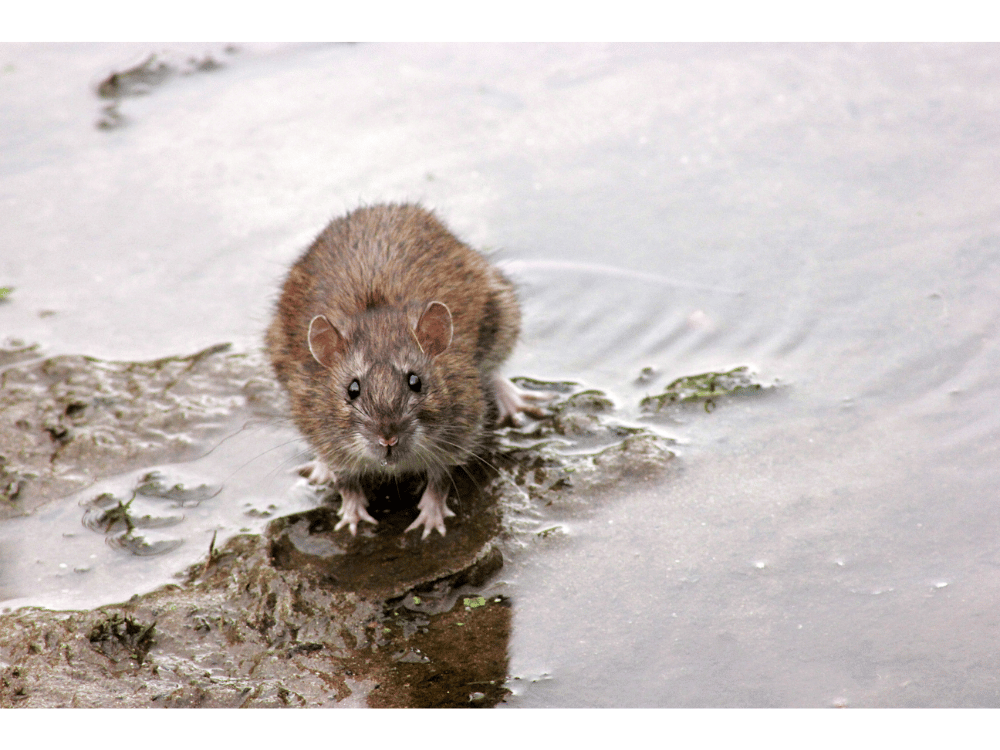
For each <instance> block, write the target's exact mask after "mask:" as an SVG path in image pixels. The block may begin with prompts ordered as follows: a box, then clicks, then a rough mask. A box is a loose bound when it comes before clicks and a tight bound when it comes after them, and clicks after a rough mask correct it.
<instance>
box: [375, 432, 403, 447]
mask: <svg viewBox="0 0 1000 750" xmlns="http://www.w3.org/2000/svg"><path fill="white" fill-rule="evenodd" d="M398 442H399V436H398V435H390V436H389V437H385V436H384V435H379V436H378V444H379V445H381V446H382V447H383V448H389V447H390V446H393V445H395V444H396V443H398Z"/></svg>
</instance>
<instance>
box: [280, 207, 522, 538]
mask: <svg viewBox="0 0 1000 750" xmlns="http://www.w3.org/2000/svg"><path fill="white" fill-rule="evenodd" d="M520 320H521V314H520V310H519V309H518V305H517V299H516V297H515V295H514V289H513V287H512V286H511V284H510V282H509V281H507V279H505V278H504V277H503V276H502V275H501V274H500V272H499V271H498V270H496V269H495V268H494V267H493V266H491V265H490V264H489V263H488V262H487V261H486V259H485V258H483V256H481V255H479V254H478V253H476V252H475V251H473V250H472V249H470V248H469V247H467V246H466V245H464V244H463V243H462V242H460V241H459V240H458V239H456V238H455V237H454V236H453V235H451V234H450V233H449V232H448V230H447V229H446V228H445V227H444V226H443V225H442V224H441V223H440V222H439V221H438V220H437V219H436V218H435V217H434V215H433V214H432V213H430V212H429V211H426V210H424V209H422V208H420V207H419V206H413V205H380V206H371V207H366V208H360V209H357V210H356V211H354V212H352V213H350V214H348V215H347V216H345V217H343V218H340V219H337V220H335V221H333V222H331V223H330V224H329V225H328V226H327V227H326V229H324V230H323V232H322V233H321V234H320V235H319V237H318V238H317V239H316V241H315V242H314V243H313V244H312V246H311V247H310V248H309V250H308V251H307V252H306V253H305V254H304V255H303V256H302V257H301V258H300V259H299V260H298V261H297V262H296V263H295V265H294V266H293V267H292V269H291V271H290V273H289V274H288V278H287V279H286V280H285V284H284V287H283V290H282V294H281V298H280V300H279V302H278V307H277V311H276V314H275V318H274V321H273V322H272V323H271V326H270V328H269V329H268V332H267V349H268V353H269V355H270V358H271V363H272V365H273V366H274V372H275V374H276V375H277V378H278V380H279V382H281V384H282V385H283V386H284V387H285V388H286V389H287V391H288V394H289V396H290V399H291V409H292V417H293V419H294V420H295V423H296V425H297V426H298V427H299V429H300V430H301V431H302V433H303V434H304V435H305V437H306V439H307V440H308V441H309V443H310V444H311V446H312V447H313V448H314V449H315V451H316V453H317V461H316V462H315V463H314V464H313V465H312V467H311V473H310V479H312V480H313V481H318V482H324V481H329V480H330V479H332V478H335V479H336V481H337V487H338V489H339V490H340V494H341V497H342V505H341V509H340V516H341V520H340V523H339V524H338V525H337V528H338V529H339V528H341V527H343V526H345V525H346V526H348V527H349V528H350V530H351V533H355V531H356V529H357V524H358V522H359V521H361V520H365V521H369V522H371V523H375V520H374V519H372V518H371V516H370V515H369V514H368V512H367V510H366V507H367V504H368V503H367V500H366V499H365V496H364V494H363V492H362V489H361V479H362V478H363V477H365V476H375V477H378V476H386V475H389V476H391V475H398V474H401V473H404V472H419V473H425V474H426V475H427V489H426V490H425V491H424V494H423V496H422V497H421V499H420V502H419V505H418V507H419V508H420V515H419V516H418V518H417V519H416V521H414V523H413V524H412V525H411V526H410V527H409V528H408V529H407V531H409V530H410V529H414V528H419V527H421V526H423V527H424V536H425V537H426V536H427V535H428V534H429V533H430V531H431V529H437V530H438V531H439V532H440V533H441V534H444V531H445V527H444V518H445V517H446V516H450V515H454V514H453V513H452V512H451V511H450V510H449V509H448V506H447V505H446V503H445V501H446V499H447V496H448V486H449V484H448V482H449V479H448V472H449V471H450V469H451V467H453V466H457V465H460V464H463V463H466V462H468V461H469V460H471V459H472V457H473V456H474V455H475V454H476V453H477V451H479V450H481V448H482V447H483V440H484V435H485V432H486V430H488V429H490V428H491V427H492V426H493V423H494V422H495V421H497V420H501V419H505V418H508V417H510V416H513V415H514V413H515V412H516V411H518V410H525V409H526V406H525V403H524V401H523V399H522V398H520V394H518V392H517V391H516V390H515V389H514V387H513V386H512V385H511V384H510V383H509V382H508V381H506V380H504V379H502V378H500V377H499V376H498V375H497V374H496V371H497V368H498V367H499V365H500V364H501V363H502V362H503V361H504V360H505V359H506V358H507V356H508V355H509V354H510V352H511V350H512V349H513V347H514V343H515V341H516V339H517V335H518V332H519V330H520Z"/></svg>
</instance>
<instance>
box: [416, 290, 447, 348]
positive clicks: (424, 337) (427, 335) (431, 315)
mask: <svg viewBox="0 0 1000 750" xmlns="http://www.w3.org/2000/svg"><path fill="white" fill-rule="evenodd" d="M451 334H452V326H451V310H449V309H448V306H447V305H446V304H444V303H443V302H431V303H430V304H429V305H427V309H425V310H424V313H423V315H421V316H420V320H418V321H417V327H416V328H414V329H413V335H414V336H415V337H416V339H417V343H418V344H419V345H420V351H422V352H423V353H424V354H426V355H427V356H428V357H436V356H437V355H439V354H440V353H441V352H443V351H444V350H445V349H447V348H448V347H449V346H451Z"/></svg>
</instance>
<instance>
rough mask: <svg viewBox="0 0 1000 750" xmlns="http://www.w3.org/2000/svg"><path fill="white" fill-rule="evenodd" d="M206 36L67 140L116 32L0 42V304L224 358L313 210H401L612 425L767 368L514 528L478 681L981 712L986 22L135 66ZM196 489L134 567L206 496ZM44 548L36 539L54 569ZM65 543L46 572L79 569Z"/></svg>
mask: <svg viewBox="0 0 1000 750" xmlns="http://www.w3.org/2000/svg"><path fill="white" fill-rule="evenodd" d="M206 50H207V51H209V52H211V54H212V55H213V56H214V57H216V58H217V59H218V60H219V61H221V62H223V63H224V67H222V68H220V69H217V70H213V71H209V72H197V73H194V74H192V75H188V76H180V75H177V76H174V77H172V78H170V79H169V80H167V81H165V82H164V83H162V84H161V85H159V86H156V87H155V88H153V89H152V90H151V92H150V93H149V94H148V95H146V96H142V97H134V98H127V99H123V100H122V102H121V104H120V105H119V109H120V112H121V113H122V114H123V115H124V117H125V121H126V122H125V124H124V125H123V126H122V127H120V128H117V129H111V130H101V129H98V128H96V127H95V126H94V123H95V121H96V120H97V119H98V118H99V117H100V109H101V107H102V106H103V105H104V104H106V103H107V102H102V101H101V100H99V99H98V98H97V97H96V96H95V95H94V93H93V89H92V86H93V85H94V84H96V82H97V81H99V80H100V79H101V78H102V77H103V76H104V75H106V74H107V73H108V72H110V70H112V69H114V68H118V69H121V68H123V67H125V66H126V65H127V64H129V63H131V62H135V61H137V60H140V59H142V57H143V55H144V54H145V53H147V52H149V51H152V50H151V49H150V48H148V47H146V46H142V45H136V46H132V47H127V48H126V47H122V46H117V45H111V46H52V47H48V46H45V47H40V46H27V47H22V46H16V45H7V46H3V47H0V58H2V59H0V119H2V120H3V122H4V127H3V128H0V225H2V226H3V229H2V230H0V239H2V245H3V251H2V252H0V286H12V287H14V288H15V289H14V293H13V294H12V295H11V298H10V300H9V301H7V302H6V303H3V304H2V305H0V329H2V330H3V331H4V332H5V333H8V334H9V335H16V336H18V337H19V338H22V339H26V340H29V341H38V342H40V343H41V344H42V346H43V347H44V349H45V351H46V352H47V353H84V354H89V355H94V356H101V357H113V358H116V359H144V358H146V359H148V358H155V357H161V356H164V355H168V354H180V353H190V352H194V351H197V350H198V349H200V348H203V347H205V346H209V345H211V344H215V343H218V342H220V341H233V342H235V344H236V346H237V347H238V348H243V349H249V348H252V347H255V346H257V345H258V343H259V340H260V333H261V331H262V329H263V327H264V325H265V324H266V321H267V317H268V314H269V308H270V304H271V301H272V299H273V297H274V294H275V290H276V286H277V282H278V280H279V279H280V277H281V275H282V273H283V270H284V268H285V267H287V265H288V263H290V262H291V260H292V259H293V258H294V257H295V256H296V255H297V253H299V252H300V251H301V249H302V247H303V246H304V245H305V244H307V243H308V241H309V240H310V239H311V238H312V236H314V235H315V234H316V233H317V232H318V231H319V230H320V229H321V228H322V226H323V225H324V223H325V222H326V220H328V219H329V218H330V217H331V216H333V215H336V214H338V213H341V212H342V211H344V210H346V209H348V208H351V207H353V206H355V205H357V203H358V202H361V201H368V202H374V201H381V200H399V199H409V200H421V201H423V202H424V203H426V204H427V205H430V206H432V207H434V208H436V209H437V210H438V212H439V214H440V215H441V216H442V217H443V218H444V219H445V220H446V221H447V222H448V223H449V225H450V226H451V227H452V228H453V229H454V230H455V231H456V232H457V233H458V234H459V235H460V236H462V237H463V238H465V239H467V240H468V241H469V242H471V243H472V244H474V245H476V246H479V247H483V248H490V249H493V250H495V251H496V253H497V257H498V259H499V260H500V261H501V262H502V263H504V264H505V267H506V268H507V269H508V271H509V272H510V274H511V276H512V277H513V278H515V279H516V280H517V281H518V283H519V285H520V286H521V289H522V298H523V302H524V309H525V335H524V338H523V341H522V344H521V346H520V348H519V350H518V352H517V353H516V354H515V356H514V358H513V360H512V361H511V363H510V365H509V368H508V369H509V371H510V373H512V374H526V375H531V376H534V377H541V378H546V377H549V378H557V379H572V380H577V381H580V382H583V383H586V384H587V385H590V386H595V387H599V388H602V389H605V390H607V391H608V392H609V393H610V394H612V395H613V397H614V398H615V400H616V404H617V406H618V408H619V410H620V411H621V413H622V414H624V415H625V416H628V417H631V418H633V419H636V420H638V419H641V418H642V415H641V413H640V411H639V409H638V402H639V400H640V399H641V398H642V397H643V396H644V395H647V394H649V393H654V392H657V391H659V390H661V389H662V387H663V386H664V385H666V384H667V383H668V382H670V381H671V380H672V379H673V378H675V377H678V376H681V375H688V374H692V373H698V372H704V371H708V370H721V369H728V368H731V367H734V366H737V365H750V366H751V367H753V368H754V370H755V371H756V372H757V373H758V375H759V377H760V378H761V379H762V380H763V381H765V382H769V383H770V382H777V383H778V385H779V387H778V388H777V389H775V390H774V392H773V393H772V394H770V395H769V396H768V397H766V398H759V399H746V400H739V401H734V402H732V403H727V404H722V405H720V406H719V407H718V408H717V409H715V410H714V411H712V412H711V413H705V412H704V411H702V412H698V411H686V412H682V413H680V414H678V415H676V418H674V419H668V418H665V417H664V418H660V419H656V420H655V421H654V422H653V424H655V425H656V427H657V429H659V430H661V431H662V432H663V433H664V434H666V435H668V436H670V437H673V438H675V439H677V440H678V441H679V447H678V452H679V453H680V459H679V461H678V469H677V470H676V471H674V472H673V473H672V475H671V476H670V477H669V478H668V479H667V480H666V481H665V482H664V483H663V484H662V486H657V487H642V488H629V487H622V488H620V491H619V492H617V493H615V494H614V496H609V497H608V498H606V501H602V502H601V503H599V504H595V505H594V506H593V507H588V508H586V509H580V510H578V511H575V512H573V513H570V514H564V515H563V516H560V517H556V518H548V519H545V520H546V522H547V523H549V522H557V523H559V524H561V525H563V526H564V527H565V528H566V529H567V531H568V533H567V534H566V535H565V536H562V537H553V538H552V539H551V540H549V539H547V540H545V543H544V544H540V545H534V546H532V547H531V548H530V549H528V550H524V551H523V552H521V553H519V554H515V555H514V556H513V558H512V559H509V560H508V562H507V564H506V566H505V568H504V571H503V573H502V575H503V581H501V582H500V584H502V585H503V588H504V589H505V592H506V593H507V594H509V595H510V596H511V598H512V601H513V612H514V629H513V635H512V639H511V645H510V655H511V664H510V669H511V674H512V676H513V677H514V678H515V679H512V681H511V688H512V689H513V690H514V692H515V695H514V696H513V697H512V698H511V699H510V701H509V703H510V704H511V705H515V706H605V705H616V706H769V705H780V706H793V705H794V706H832V705H848V706H861V705H875V706H909V705H915V706H929V705H942V706H979V705H991V706H996V705H1000V687H998V686H997V683H996V677H995V675H996V674H997V667H998V666H1000V665H998V663H997V662H998V660H997V657H996V656H995V655H994V653H995V648H994V647H993V644H994V643H995V640H996V636H997V626H998V621H1000V617H998V615H997V614H996V604H997V602H998V594H1000V592H998V586H997V569H998V566H1000V542H998V541H997V539H998V538H1000V534H998V531H1000V512H998V510H997V503H996V495H997V491H996V489H995V488H996V487H998V486H1000V482H998V479H1000V477H998V476H997V473H998V468H997V466H998V462H997V455H998V448H1000V410H998V409H997V406H998V396H1000V376H998V375H997V373H998V372H1000V367H998V365H1000V350H998V346H997V331H996V321H997V319H998V316H997V313H998V305H1000V303H998V300H1000V294H998V292H1000V273H998V270H1000V268H998V266H1000V207H998V199H997V197H996V196H997V193H996V190H995V175H996V174H997V171H998V166H1000V164H998V158H1000V116H998V115H1000V112H998V110H1000V57H998V55H997V48H996V47H993V46H975V45H959V46H951V45H931V46H919V45H918V46H825V45H824V46H819V45H812V46H794V45H752V46H740V45H736V46H714V45H713V46H687V45H677V46H610V47H602V46H565V45H555V46H535V45H527V46H513V47H495V46H489V45H475V46H468V47H464V46H459V47H454V46H443V47H442V46H365V45H361V46H329V47H316V46H305V47H301V46H276V47H254V46H247V47H243V48H241V49H239V50H238V51H235V52H227V51H225V50H224V48H223V46H222V45H218V46H215V47H210V48H209V47H204V46H198V47H184V48H181V47H177V48H172V49H171V51H170V52H169V54H168V57H169V56H170V55H172V56H173V57H172V58H170V59H176V60H181V61H183V59H184V56H185V55H186V54H198V55H200V54H202V53H203V52H204V51H206ZM43 311H44V314H43ZM53 313H54V314H53ZM645 367H653V368H655V370H656V373H657V375H656V379H654V380H653V381H652V382H649V381H648V380H647V382H644V383H643V384H641V385H639V384H636V379H637V377H638V376H639V374H640V372H641V371H642V369H643V368H645ZM279 442H280V441H279ZM266 448H267V446H265V447H264V448H262V450H266ZM272 468H273V467H268V468H267V469H266V470H265V469H264V468H262V469H261V471H271V469H272ZM115 481H117V482H118V484H120V485H122V486H123V487H124V486H125V485H128V483H129V482H133V483H134V477H127V478H121V479H119V480H115ZM115 486H118V485H115ZM290 486H291V478H290V477H287V476H286V478H285V486H284V488H281V487H279V489H278V490H277V491H276V493H275V494H276V495H279V496H280V494H281V492H285V491H291V490H289V489H288V488H289V487H290ZM234 491H235V490H234ZM237 494H238V492H237ZM235 497H236V495H234V499H233V501H232V503H231V505H232V506H233V507H230V509H229V510H230V511H232V510H233V508H234V507H236V506H239V504H240V503H241V502H244V501H243V500H242V496H241V499H240V500H237V499H235ZM219 500H221V496H220V498H218V499H215V500H211V501H206V502H204V503H202V504H201V505H200V506H199V508H198V510H199V511H201V510H205V511H206V512H208V513H209V517H208V518H207V519H206V521H205V522H204V525H203V526H198V528H197V530H196V529H194V527H191V531H190V532H186V533H190V534H191V536H190V538H189V540H187V541H186V542H185V544H184V545H182V547H180V548H178V550H176V551H175V552H172V553H170V554H171V555H174V554H178V553H180V552H181V550H185V549H194V548H195V547H196V546H198V545H201V544H202V541H201V537H203V536H205V535H206V534H207V533H208V529H209V528H210V527H211V525H212V523H216V524H223V525H228V526H229V527H235V526H236V525H237V524H241V523H242V520H241V519H240V518H237V516H238V515H239V513H242V512H243V508H242V506H240V510H239V513H235V514H233V513H230V515H231V516H232V517H231V518H230V517H229V516H225V517H223V514H222V513H221V510H220V508H221V506H222V505H223V503H221V502H219ZM261 502H263V500H262V501H261ZM268 502H270V501H268ZM76 510H77V511H79V510H80V509H79V507H78V506H77V508H76ZM43 513H44V510H43V511H40V512H39V513H38V514H36V516H35V517H34V518H32V519H25V520H23V521H21V520H19V521H13V522H7V523H6V524H5V526H4V528H3V529H2V533H3V535H4V538H7V539H9V538H10V537H11V535H12V534H14V535H16V531H13V529H14V528H15V527H14V524H18V523H35V524H39V523H40V522H44V520H45V519H44V518H43V515H42V514H43ZM217 513H218V514H219V515H216V514H217ZM191 515H192V516H193V515H194V514H191ZM185 522H186V523H187V522H188V521H185ZM56 523H57V522H56V520H55V519H54V520H53V524H56ZM59 523H61V522H59ZM70 525H71V522H70ZM61 528H62V526H60V529H61ZM60 533H62V532H60ZM78 534H79V537H82V538H87V537H94V539H97V536H96V535H94V534H93V532H90V531H88V530H86V529H85V528H84V527H83V526H82V525H80V526H79V527H78ZM195 538H197V539H198V540H199V541H198V543H197V545H196V544H195V543H194V542H193V540H194V539H195ZM76 539H77V538H76V537H74V538H73V540H70V541H60V540H55V541H53V542H52V544H51V546H49V547H46V548H45V549H46V550H50V549H51V550H52V551H51V553H50V552H45V556H44V562H43V563H41V565H43V566H52V565H58V564H59V563H65V564H67V565H68V566H69V567H68V569H69V570H72V568H73V567H74V566H75V565H77V564H78V563H77V560H76V558H74V559H72V560H70V558H69V553H68V552H67V551H66V550H69V549H70V547H69V546H67V545H72V544H77V543H78V541H76ZM91 541H93V540H91ZM98 541H99V544H98V545H97V547H95V548H93V549H97V548H100V549H101V553H100V554H101V557H100V558H99V560H98V562H97V563H89V564H90V565H91V566H92V568H91V574H87V575H81V574H77V575H78V576H79V577H80V578H87V577H88V576H89V577H91V578H98V577H99V576H103V575H106V576H107V577H108V579H109V580H110V579H111V578H112V577H114V576H116V573H115V572H114V571H113V570H111V568H108V569H107V573H99V569H100V568H101V567H102V566H101V564H99V563H101V562H103V563H104V564H106V565H108V566H112V565H114V564H115V563H113V562H112V561H113V560H114V559H116V558H114V554H113V551H111V550H110V549H109V548H108V547H107V546H106V545H105V544H104V542H103V540H98ZM189 541H190V543H189ZM207 543H208V538H205V539H204V545H205V548H206V549H207ZM198 549H199V551H200V553H203V551H201V548H200V546H198ZM83 552H86V555H83V557H82V558H81V559H84V558H86V556H87V555H90V554H96V553H95V552H94V551H93V550H92V548H91V547H90V546H88V547H87V549H86V550H81V553H80V554H81V555H82V554H83ZM8 554H9V548H8ZM74 554H76V553H74ZM40 556H42V552H41V551H39V552H38V553H37V554H36V555H35V557H40ZM17 559H18V561H19V562H18V564H23V560H22V559H21V556H20V555H18V558H17ZM163 559H165V558H164V557H162V556H161V557H160V558H157V560H158V562H159V561H162V560H163ZM197 559H198V555H194V556H193V558H192V559H191V560H190V561H189V562H192V561H194V560H197ZM81 564H83V565H87V564H88V563H86V561H84V563H81ZM157 564H158V563H157ZM177 564H178V570H179V569H180V567H182V566H183V565H182V563H181V560H180V559H178V560H177ZM184 564H187V563H184ZM142 565H143V558H133V559H130V563H129V567H130V570H131V572H130V573H129V575H130V577H131V580H135V581H137V582H141V583H137V584H136V586H137V587H141V586H145V585H147V584H148V585H149V586H152V585H155V581H151V580H149V579H148V578H147V577H146V576H145V573H144V571H143V569H142ZM158 570H161V572H163V573H165V569H162V568H158ZM65 577H66V578H68V579H70V580H73V577H72V576H70V575H69V574H68V573H67V574H66V576H65ZM154 578H155V576H154ZM118 580H119V582H120V580H121V579H120V577H119V578H118ZM500 584H498V585H500ZM69 588H70V590H71V592H72V585H71V586H70V587H69ZM127 589H128V587H125V588H120V587H118V588H113V587H111V586H109V588H108V589H107V599H108V600H120V599H121V598H123V597H124V596H125V595H126V593H127ZM67 596H72V594H71V593H70V594H67ZM90 596H91V594H87V596H84V597H80V598H77V599H72V598H71V599H70V600H71V601H74V602H77V604H78V605H79V606H84V605H85V604H87V603H92V604H96V603H100V602H99V601H97V599H96V598H95V599H93V600H90V601H89V602H88V601H87V599H88V597H90ZM93 596H95V597H97V595H93ZM18 601H19V602H20V601H21V600H18ZM43 601H46V602H47V601H48V600H43Z"/></svg>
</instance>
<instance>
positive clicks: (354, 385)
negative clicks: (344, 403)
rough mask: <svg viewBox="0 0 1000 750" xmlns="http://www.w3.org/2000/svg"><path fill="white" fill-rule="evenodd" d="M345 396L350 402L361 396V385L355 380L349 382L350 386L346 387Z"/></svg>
mask: <svg viewBox="0 0 1000 750" xmlns="http://www.w3.org/2000/svg"><path fill="white" fill-rule="evenodd" d="M347 395H348V396H349V397H350V399H351V401H353V400H354V399H356V398H357V397H358V396H360V395H361V383H360V382H359V381H358V379H357V378H354V380H352V381H351V384H350V385H349V386H347Z"/></svg>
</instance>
